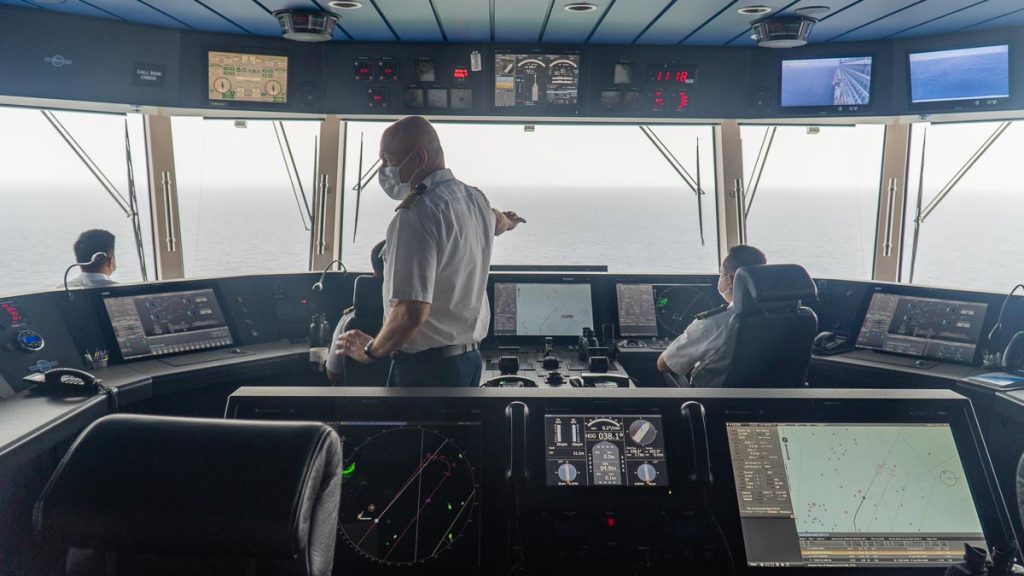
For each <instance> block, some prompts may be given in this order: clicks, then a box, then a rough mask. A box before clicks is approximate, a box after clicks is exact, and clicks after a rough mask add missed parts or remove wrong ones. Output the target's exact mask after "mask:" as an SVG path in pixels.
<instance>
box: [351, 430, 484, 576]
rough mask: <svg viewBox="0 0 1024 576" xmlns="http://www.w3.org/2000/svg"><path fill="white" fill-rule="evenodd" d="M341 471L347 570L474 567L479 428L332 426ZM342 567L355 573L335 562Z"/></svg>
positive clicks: (476, 534)
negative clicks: (359, 565)
mask: <svg viewBox="0 0 1024 576" xmlns="http://www.w3.org/2000/svg"><path fill="white" fill-rule="evenodd" d="M335 427H336V429H337V430H338V433H339V434H340V435H341V437H342V443H343V452H344V464H343V466H342V469H341V471H340V473H341V475H342V488H341V503H340V507H339V512H338V515H339V517H338V532H339V537H340V540H342V541H343V542H344V544H343V543H341V542H339V547H338V550H339V552H340V551H342V550H345V549H347V550H352V551H354V552H355V556H356V558H358V559H359V560H356V559H353V560H352V561H351V562H359V561H362V562H368V563H369V564H370V565H386V566H396V565H397V566H402V565H405V566H411V565H421V564H430V565H432V566H439V567H450V568H453V569H454V568H457V567H466V566H472V565H475V563H476V562H477V559H478V549H479V522H478V517H479V512H478V502H479V500H480V494H479V485H478V478H477V466H476V464H477V460H478V458H479V454H480V435H479V425H476V424H459V425H454V424H451V423H447V424H437V425H430V424H411V423H390V424H381V423H337V424H335ZM338 561H339V562H340V563H341V564H342V565H345V566H349V567H354V565H353V564H352V563H351V562H349V563H346V562H345V561H344V560H342V557H341V556H339V560H338Z"/></svg>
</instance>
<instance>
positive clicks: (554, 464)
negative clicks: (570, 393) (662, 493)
mask: <svg viewBox="0 0 1024 576" xmlns="http://www.w3.org/2000/svg"><path fill="white" fill-rule="evenodd" d="M544 439H545V442H546V446H545V458H546V460H547V485H548V486H668V465H667V463H666V460H665V435H664V428H663V427H662V423H661V416H658V415H638V416H637V415H634V416H622V415H615V416H604V415H557V416H553V415H548V416H545V417H544Z"/></svg>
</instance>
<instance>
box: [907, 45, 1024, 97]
mask: <svg viewBox="0 0 1024 576" xmlns="http://www.w3.org/2000/svg"><path fill="white" fill-rule="evenodd" d="M993 46H1006V51H1007V65H1006V78H1007V86H1009V88H1010V95H1009V96H1007V97H1005V98H994V99H992V98H990V99H986V100H992V102H991V103H986V101H985V100H982V99H978V98H962V99H958V100H941V101H937V102H935V101H932V102H915V101H914V86H913V76H912V75H911V73H910V56H911V55H912V54H930V53H934V52H949V51H954V50H969V49H971V48H986V47H993ZM1013 52H1014V42H1012V41H1010V40H1008V39H1005V38H1004V39H999V40H996V41H995V42H985V43H982V44H968V45H963V44H960V45H954V46H947V47H944V48H938V49H928V50H911V49H908V50H906V51H905V52H904V54H903V74H904V78H905V82H906V87H907V89H906V104H907V109H908V110H910V111H914V112H918V111H920V112H928V111H947V110H949V111H957V110H988V109H999V108H1005V107H1009V106H1010V105H1011V103H1012V102H1013V101H1014V96H1015V95H1014V92H1013V81H1014V77H1015V75H1014V72H1013Z"/></svg>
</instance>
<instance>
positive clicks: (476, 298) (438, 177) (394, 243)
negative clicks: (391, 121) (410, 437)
mask: <svg viewBox="0 0 1024 576" xmlns="http://www.w3.org/2000/svg"><path fill="white" fill-rule="evenodd" d="M423 184H425V185H426V187H427V189H426V191H424V192H423V193H422V194H421V195H420V198H419V200H417V201H416V202H415V203H414V204H413V205H412V206H410V207H409V208H403V209H401V210H398V211H397V212H396V213H395V217H394V218H393V219H392V220H391V224H390V225H388V234H387V243H386V244H385V245H384V288H383V296H384V303H385V306H384V316H385V320H386V319H387V315H388V314H389V313H390V311H391V306H392V305H394V304H395V302H396V301H397V300H414V301H417V302H426V303H428V304H430V315H429V316H427V320H426V322H424V324H423V325H422V326H421V327H420V329H419V331H417V332H416V335H415V336H413V338H412V339H411V340H409V342H407V343H406V344H405V346H403V347H402V349H401V351H402V352H407V353H415V352H422V351H424V350H427V349H430V348H439V347H442V346H450V345H456V344H472V343H474V342H479V341H481V340H483V339H484V337H485V336H487V329H488V327H489V326H490V321H491V308H490V305H489V304H488V302H487V274H488V270H489V269H490V265H491V249H492V247H493V246H494V225H495V222H494V213H493V212H491V204H490V202H488V200H487V197H486V196H484V194H483V193H482V192H480V191H479V190H477V189H476V188H472V187H470V186H466V185H465V184H463V183H462V182H459V181H458V180H456V179H455V176H453V175H452V172H451V170H438V171H436V172H434V173H433V174H430V175H429V176H427V177H426V178H425V179H424V180H423Z"/></svg>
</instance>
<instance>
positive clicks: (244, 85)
mask: <svg viewBox="0 0 1024 576" xmlns="http://www.w3.org/2000/svg"><path fill="white" fill-rule="evenodd" d="M207 68H208V71H209V72H208V75H207V94H208V98H209V99H210V100H218V101H225V102H254V103H260V104H287V103H288V57H287V56H276V55H271V54H247V53H238V52H217V51H213V50H211V51H210V52H208V53H207Z"/></svg>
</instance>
